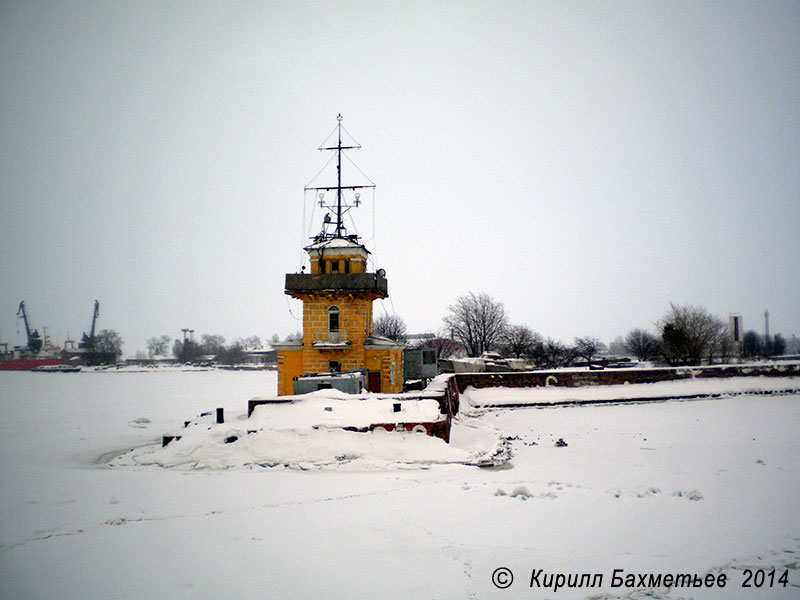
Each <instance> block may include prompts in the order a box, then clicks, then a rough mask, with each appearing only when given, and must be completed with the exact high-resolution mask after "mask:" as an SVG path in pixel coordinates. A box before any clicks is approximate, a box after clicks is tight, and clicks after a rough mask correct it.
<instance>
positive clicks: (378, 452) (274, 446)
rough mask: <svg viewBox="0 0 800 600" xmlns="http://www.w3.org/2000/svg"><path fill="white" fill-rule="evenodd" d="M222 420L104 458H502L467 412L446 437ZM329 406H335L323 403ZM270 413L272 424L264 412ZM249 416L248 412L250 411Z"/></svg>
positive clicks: (306, 464)
mask: <svg viewBox="0 0 800 600" xmlns="http://www.w3.org/2000/svg"><path fill="white" fill-rule="evenodd" d="M273 408H275V407H269V409H268V410H263V411H261V415H262V417H260V418H256V419H245V418H241V419H238V420H236V419H235V420H233V421H231V422H229V423H224V424H219V425H218V424H216V423H211V422H205V423H203V422H201V423H193V424H190V426H188V427H186V428H185V429H183V430H181V431H180V433H179V434H178V435H180V438H175V439H174V440H172V441H171V442H169V444H168V445H166V446H164V447H162V446H161V444H151V445H148V446H143V447H140V448H136V449H134V450H132V451H130V452H127V453H125V454H123V455H121V456H118V457H117V458H115V459H114V460H112V461H111V462H110V463H109V464H110V465H111V466H158V467H165V468H172V469H185V470H193V469H209V470H221V469H250V468H259V467H287V468H293V469H302V470H308V469H323V468H340V467H344V466H346V465H348V466H350V467H355V468H367V469H369V468H385V467H391V466H393V465H394V466H400V465H403V466H409V465H410V466H417V467H419V468H426V467H429V466H431V465H434V464H465V465H478V466H487V465H495V464H500V463H502V462H504V461H507V460H508V457H509V454H508V450H507V448H506V444H505V441H504V440H503V439H502V438H501V436H500V435H499V434H498V432H497V430H496V429H495V428H494V427H493V426H491V425H487V424H483V423H479V422H477V421H475V420H472V419H456V420H454V422H453V428H452V430H451V438H450V443H449V444H448V443H446V442H444V440H441V439H439V438H436V437H432V436H428V435H426V434H424V433H416V432H411V431H405V432H395V431H393V432H388V431H384V430H382V429H376V430H375V431H371V432H359V431H349V430H345V429H343V428H342V427H340V426H336V425H331V424H327V425H318V424H312V423H314V421H313V420H311V421H306V422H305V423H292V424H289V423H287V420H285V419H278V418H277V416H278V413H274V414H272V415H271V410H272V409H273ZM331 412H335V410H334V411H331ZM270 415H271V416H275V417H276V418H275V419H274V422H273V425H272V426H270V425H268V423H269V422H270V421H271V419H270V418H269V416H270ZM254 416H255V413H254Z"/></svg>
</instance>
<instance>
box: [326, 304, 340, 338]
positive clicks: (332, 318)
mask: <svg viewBox="0 0 800 600" xmlns="http://www.w3.org/2000/svg"><path fill="white" fill-rule="evenodd" d="M328 331H330V332H336V331H339V308H338V307H336V306H331V307H330V308H329V309H328Z"/></svg>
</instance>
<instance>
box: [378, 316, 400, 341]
mask: <svg viewBox="0 0 800 600" xmlns="http://www.w3.org/2000/svg"><path fill="white" fill-rule="evenodd" d="M372 333H373V334H375V335H377V336H381V337H385V338H389V339H390V340H394V341H395V342H397V343H398V344H405V343H406V342H407V341H408V338H407V337H406V335H407V328H406V322H405V321H403V319H402V317H398V316H397V315H388V314H387V315H381V316H380V317H378V318H377V319H375V321H374V323H373V324H372Z"/></svg>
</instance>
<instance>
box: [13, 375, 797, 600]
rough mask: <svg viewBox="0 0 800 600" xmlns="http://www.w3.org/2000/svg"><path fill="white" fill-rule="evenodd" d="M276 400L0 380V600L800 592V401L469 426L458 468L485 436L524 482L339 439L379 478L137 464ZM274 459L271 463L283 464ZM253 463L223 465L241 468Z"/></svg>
mask: <svg viewBox="0 0 800 600" xmlns="http://www.w3.org/2000/svg"><path fill="white" fill-rule="evenodd" d="M769 382H770V383H765V384H764V385H772V382H775V383H776V385H778V384H779V383H780V384H783V385H784V386H785V387H784V388H783V389H786V388H789V387H791V385H793V384H794V383H796V381H795V382H792V381H787V380H784V381H782V382H780V381H779V380H769ZM752 383H753V382H751V384H752ZM628 387H634V386H628ZM635 387H639V386H635ZM274 390H275V374H274V373H269V372H252V373H251V372H222V371H209V372H194V373H182V372H159V371H157V372H149V373H78V374H47V375H42V374H35V373H0V411H1V412H0V457H2V460H0V597H2V598H63V599H72V598H75V599H77V598H80V599H88V600H92V599H101V598H102V599H105V598H185V599H189V598H192V599H195V598H210V597H233V598H237V597H241V598H254V597H259V598H348V599H351V598H378V597H379V598H388V599H400V598H403V599H405V598H437V599H439V598H444V599H454V600H455V599H464V598H489V599H491V598H503V599H506V598H546V597H547V598H550V597H557V598H568V599H569V598H586V597H589V596H592V595H598V594H599V595H600V597H604V598H605V597H611V598H615V597H626V598H633V597H644V594H645V593H646V594H647V597H653V598H671V599H675V598H718V597H725V598H741V599H748V600H750V599H753V598H770V599H773V598H781V599H783V598H792V597H797V595H798V591H800V588H798V587H797V586H798V585H800V574H798V571H797V567H796V564H797V556H798V555H799V554H800V511H798V510H797V501H798V498H800V460H799V459H800V438H799V437H798V435H797V431H798V430H799V429H800V395H797V394H795V395H783V396H766V395H764V396H749V395H741V396H735V397H726V398H719V399H708V400H696V401H682V402H661V403H651V404H634V405H598V406H572V407H558V408H537V409H527V408H526V409H508V408H505V409H492V410H483V409H476V408H469V407H468V410H467V411H466V413H467V414H465V415H462V416H460V417H459V419H458V420H457V422H456V423H455V425H454V429H453V438H454V439H453V445H452V446H453V449H460V451H466V450H465V449H468V448H476V447H481V445H482V444H484V443H485V441H486V440H487V439H488V438H487V436H488V434H489V433H490V432H491V433H492V435H494V436H498V437H502V438H510V439H508V440H504V441H506V442H507V443H508V444H509V446H510V449H511V452H512V457H511V460H510V462H509V464H508V465H507V468H491V469H485V468H478V467H475V466H468V465H465V464H461V463H459V462H447V463H445V464H432V463H430V462H429V463H426V462H424V461H410V462H409V461H408V460H407V456H404V454H403V452H405V451H407V446H409V445H410V444H409V443H407V442H406V441H402V442H401V441H400V440H401V439H403V440H406V439H407V440H411V441H413V442H420V441H423V440H424V441H425V443H428V442H433V441H435V440H433V438H426V437H425V436H422V435H418V437H411V434H408V437H404V435H401V434H398V436H399V437H394V438H392V437H390V436H391V435H392V434H389V433H385V434H378V435H374V434H359V433H353V432H335V431H333V430H330V429H324V428H323V429H320V430H317V431H320V432H325V434H328V433H330V434H333V435H339V433H348V434H349V435H348V436H347V437H348V438H349V437H350V436H362V438H360V440H361V441H359V442H356V446H357V447H356V450H357V451H363V450H364V442H363V439H372V442H370V443H371V444H372V446H373V447H374V446H375V445H378V446H382V444H381V441H382V440H381V438H384V439H385V440H386V441H387V442H389V443H388V444H386V445H385V446H384V447H383V448H382V450H381V452H384V455H383V457H382V458H381V459H378V458H377V456H376V455H374V454H373V455H370V454H369V453H367V454H364V455H361V457H356V456H355V454H356V452H355V451H353V456H351V457H349V458H348V457H347V456H344V455H343V456H344V458H343V460H341V461H338V460H335V461H334V462H333V463H330V464H322V463H318V464H313V463H310V464H311V468H310V470H307V471H304V470H302V465H301V464H300V463H298V464H295V465H292V466H290V467H286V466H283V465H282V464H281V465H279V466H274V467H262V466H256V465H254V464H250V465H248V466H230V465H213V464H206V465H204V468H193V467H186V466H184V467H176V468H162V467H160V466H156V465H142V464H136V463H135V462H134V461H132V460H130V458H131V457H133V456H134V455H135V453H130V452H128V451H129V450H130V449H132V448H137V449H138V452H140V453H142V452H144V450H145V449H147V448H160V440H161V436H162V435H163V434H164V433H168V432H175V431H177V430H180V429H181V428H182V427H183V422H184V421H185V420H197V417H198V415H199V414H200V413H202V412H206V411H211V410H213V409H214V408H216V407H223V408H224V409H225V413H226V423H225V426H230V427H231V428H236V427H241V428H242V429H244V428H246V427H248V425H247V423H248V420H247V419H246V418H245V415H246V403H247V400H248V399H249V398H250V397H253V396H259V395H260V396H264V395H269V394H271V393H273V392H274ZM551 392H552V390H551ZM594 392H595V393H596V392H597V388H594ZM487 393H488V392H487ZM495 393H500V392H495ZM259 418H260V417H259ZM200 421H202V419H201V420H200ZM198 422H199V421H198ZM209 425H212V426H213V424H212V423H211V422H209ZM195 427H199V425H195ZM212 428H213V427H212ZM276 431H277V430H276ZM220 433H223V432H222V428H220ZM284 433H285V434H286V435H289V432H284ZM560 438H563V439H564V441H565V442H566V443H567V446H564V447H557V446H556V445H555V443H556V441H557V440H558V439H560ZM354 439H355V438H354ZM284 441H285V440H284ZM274 442H275V444H276V447H274V448H270V447H269V445H265V448H263V449H262V450H263V451H265V452H266V451H273V450H274V451H277V449H278V446H277V444H279V442H280V440H278V439H276V440H274ZM296 442H297V440H294V441H292V442H291V445H292V446H293V447H294V448H295V450H296V449H298V448H301V447H302V444H297V443H296ZM239 443H240V442H239V441H237V442H235V443H231V444H224V441H223V443H222V444H219V445H220V446H221V447H222V448H227V449H229V450H230V451H231V452H238V450H236V446H237V444H239ZM314 443H316V442H312V443H309V444H308V446H309V452H310V451H311V448H312V447H313V445H314ZM336 443H339V441H337V442H336ZM346 443H347V444H349V443H351V442H346ZM394 443H396V445H392V444H394ZM320 444H321V445H322V447H323V448H330V447H331V444H330V443H328V442H325V441H324V440H323V441H322V442H320ZM334 446H335V444H334ZM169 448H170V446H168V447H167V449H169ZM174 448H175V449H176V450H177V449H178V448H179V445H177V444H176V445H175V446H174ZM165 450H166V449H165ZM428 450H430V451H431V453H434V450H432V449H430V448H428V449H426V452H427V451H428ZM454 451H455V450H454ZM414 452H416V450H415V451H414ZM142 455H143V454H142ZM217 456H222V455H221V454H217ZM114 457H116V458H114ZM109 461H110V462H111V463H115V464H119V465H120V466H116V467H111V466H109ZM216 467H221V468H216ZM222 467H224V468H222ZM509 467H510V468H509ZM498 567H506V568H509V569H511V571H512V572H513V573H514V574H515V581H514V584H513V585H512V586H511V587H510V588H509V589H506V590H498V589H496V588H495V587H494V586H493V585H492V582H491V575H492V573H493V572H494V570H495V569H497V568H498ZM745 568H763V569H772V568H777V569H789V571H790V572H789V580H790V583H791V585H792V586H794V587H789V588H773V589H768V588H761V589H755V588H749V589H745V588H741V583H742V581H743V569H745ZM532 569H544V570H545V572H549V573H567V574H568V573H602V574H603V575H604V583H605V584H606V587H605V589H602V590H599V589H591V588H584V589H575V590H569V589H560V590H558V592H557V593H556V594H553V593H552V591H547V590H537V589H533V590H532V589H530V588H529V587H528V583H529V580H530V576H531V570H532ZM614 569H624V570H625V571H626V572H637V573H645V572H653V573H670V572H672V573H675V572H691V573H699V574H703V573H705V572H707V571H713V572H716V570H722V571H724V572H725V573H727V574H728V577H729V580H730V582H731V583H729V585H728V587H727V588H726V590H725V592H724V594H722V595H720V593H719V591H718V590H710V591H709V590H702V589H694V588H692V589H688V590H672V591H668V590H666V589H663V588H662V589H658V590H624V589H622V590H620V589H617V590H610V589H608V587H607V586H608V584H609V583H610V578H611V573H612V571H613V570H614Z"/></svg>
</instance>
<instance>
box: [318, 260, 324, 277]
mask: <svg viewBox="0 0 800 600" xmlns="http://www.w3.org/2000/svg"><path fill="white" fill-rule="evenodd" d="M319 272H320V273H323V274H324V273H325V261H324V260H321V261H319Z"/></svg>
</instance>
